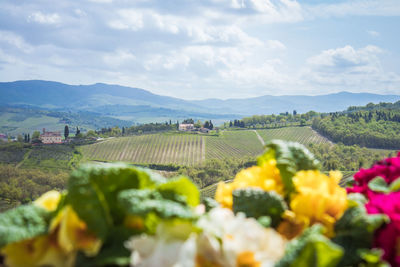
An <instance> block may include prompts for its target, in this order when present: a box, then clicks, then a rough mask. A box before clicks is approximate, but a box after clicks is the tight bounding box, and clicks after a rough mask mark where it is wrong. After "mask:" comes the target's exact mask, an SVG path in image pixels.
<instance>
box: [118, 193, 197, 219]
mask: <svg viewBox="0 0 400 267" xmlns="http://www.w3.org/2000/svg"><path fill="white" fill-rule="evenodd" d="M118 201H119V204H120V207H122V209H123V210H124V211H125V213H126V214H129V215H137V216H141V217H146V216H147V215H148V214H150V213H154V214H156V215H157V216H158V217H160V218H163V219H171V218H182V219H192V218H194V214H193V212H192V210H191V208H190V207H189V206H187V205H185V204H182V203H179V202H176V201H173V200H169V199H165V198H163V196H162V194H161V193H160V192H158V191H156V190H151V189H142V190H135V189H131V190H125V191H123V192H121V193H120V194H119V196H118Z"/></svg>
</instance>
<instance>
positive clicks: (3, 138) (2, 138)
mask: <svg viewBox="0 0 400 267" xmlns="http://www.w3.org/2000/svg"><path fill="white" fill-rule="evenodd" d="M0 140H2V141H4V142H7V141H8V137H7V135H5V134H0Z"/></svg>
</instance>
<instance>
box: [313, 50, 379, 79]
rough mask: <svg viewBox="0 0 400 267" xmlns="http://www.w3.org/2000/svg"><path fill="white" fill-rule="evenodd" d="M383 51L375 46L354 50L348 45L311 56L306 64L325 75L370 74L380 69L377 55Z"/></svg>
mask: <svg viewBox="0 0 400 267" xmlns="http://www.w3.org/2000/svg"><path fill="white" fill-rule="evenodd" d="M382 52H383V51H382V50H381V49H380V48H379V47H377V46H372V45H369V46H366V47H364V48H360V49H354V48H353V47H352V46H350V45H346V46H345V47H341V48H337V49H329V50H325V51H323V52H322V53H321V54H319V55H316V56H313V57H311V58H309V59H308V60H307V63H308V64H309V65H310V66H311V67H312V68H314V69H315V70H317V71H321V72H325V73H330V72H331V73H338V72H339V73H340V72H353V73H359V72H371V71H374V70H377V69H378V68H380V64H379V59H378V57H377V55H378V54H380V53H382Z"/></svg>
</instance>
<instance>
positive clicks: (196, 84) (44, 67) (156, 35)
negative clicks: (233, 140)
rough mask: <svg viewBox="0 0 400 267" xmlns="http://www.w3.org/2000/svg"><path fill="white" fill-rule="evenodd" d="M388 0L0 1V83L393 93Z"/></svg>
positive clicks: (218, 92)
mask: <svg viewBox="0 0 400 267" xmlns="http://www.w3.org/2000/svg"><path fill="white" fill-rule="evenodd" d="M399 43H400V1H399V0H348V1H343V0H342V1H335V0H297V1H296V0H174V1H172V0H74V1H70V0H57V1H54V0H1V2H0V81H2V82H5V81H15V80H30V79H40V80H51V81H59V82H63V83H68V84H93V83H98V82H102V83H109V84H119V85H125V86H131V87H137V88H143V89H145V90H149V91H151V92H153V93H156V94H161V95H168V96H173V97H178V98H184V99H205V98H222V99H227V98H244V97H256V96H262V95H293V94H295V95H299V94H303V95H319V94H327V93H334V92H340V91H349V92H371V93H379V94H400V45H399Z"/></svg>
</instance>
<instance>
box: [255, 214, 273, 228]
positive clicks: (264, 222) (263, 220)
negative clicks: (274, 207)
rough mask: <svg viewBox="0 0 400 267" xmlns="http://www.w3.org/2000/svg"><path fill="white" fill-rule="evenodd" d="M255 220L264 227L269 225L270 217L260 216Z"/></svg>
mask: <svg viewBox="0 0 400 267" xmlns="http://www.w3.org/2000/svg"><path fill="white" fill-rule="evenodd" d="M257 222H258V223H259V224H261V225H262V226H264V227H265V228H268V227H271V217H268V216H261V217H259V218H258V219H257Z"/></svg>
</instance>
